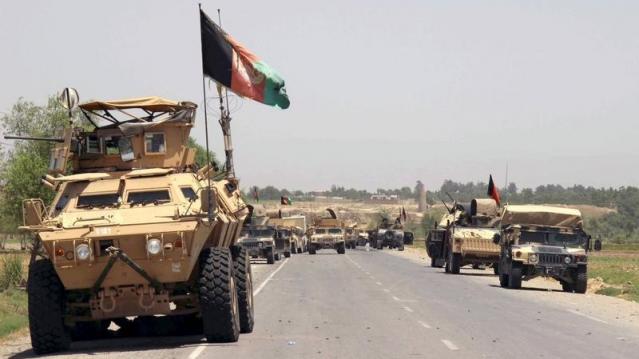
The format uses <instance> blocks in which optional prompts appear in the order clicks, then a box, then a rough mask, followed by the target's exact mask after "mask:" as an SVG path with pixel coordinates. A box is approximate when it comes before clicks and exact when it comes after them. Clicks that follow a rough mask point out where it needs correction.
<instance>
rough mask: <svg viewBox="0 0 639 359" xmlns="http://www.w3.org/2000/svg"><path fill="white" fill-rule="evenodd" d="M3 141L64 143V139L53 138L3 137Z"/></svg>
mask: <svg viewBox="0 0 639 359" xmlns="http://www.w3.org/2000/svg"><path fill="white" fill-rule="evenodd" d="M4 139H5V140H28V141H47V142H59V143H64V138H55V137H27V136H11V135H5V136H4Z"/></svg>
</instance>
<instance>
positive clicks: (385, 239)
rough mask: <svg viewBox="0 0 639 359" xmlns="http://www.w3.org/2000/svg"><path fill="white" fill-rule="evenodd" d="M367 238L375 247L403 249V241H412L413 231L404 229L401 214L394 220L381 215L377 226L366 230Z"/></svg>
mask: <svg viewBox="0 0 639 359" xmlns="http://www.w3.org/2000/svg"><path fill="white" fill-rule="evenodd" d="M368 240H369V242H370V243H371V244H372V246H373V247H374V248H377V249H384V248H385V247H387V248H390V249H397V250H398V251H403V250H404V244H405V243H412V241H413V233H412V232H408V231H404V224H403V223H402V216H401V215H400V216H399V217H397V218H396V219H395V221H394V222H391V221H390V220H389V219H388V217H386V216H383V217H382V220H381V223H380V224H379V225H378V226H377V228H376V229H374V230H371V231H369V232H368Z"/></svg>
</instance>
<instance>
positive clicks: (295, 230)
mask: <svg viewBox="0 0 639 359" xmlns="http://www.w3.org/2000/svg"><path fill="white" fill-rule="evenodd" d="M269 224H271V225H274V226H277V227H278V228H279V229H281V230H282V231H284V233H286V235H287V238H289V240H290V253H302V252H305V251H306V248H307V246H308V243H307V242H308V241H307V238H306V230H307V228H306V217H305V216H303V215H293V216H290V217H278V218H270V219H269Z"/></svg>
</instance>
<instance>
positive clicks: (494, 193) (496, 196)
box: [488, 175, 501, 206]
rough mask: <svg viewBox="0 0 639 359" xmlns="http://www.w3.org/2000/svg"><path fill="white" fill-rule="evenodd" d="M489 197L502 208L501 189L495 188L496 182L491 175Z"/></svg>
mask: <svg viewBox="0 0 639 359" xmlns="http://www.w3.org/2000/svg"><path fill="white" fill-rule="evenodd" d="M488 195H489V196H490V198H492V199H494V200H495V202H497V206H501V198H500V197H499V189H498V188H497V186H495V182H493V175H490V179H489V180H488Z"/></svg>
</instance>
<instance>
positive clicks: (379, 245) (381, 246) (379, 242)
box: [377, 240, 384, 250]
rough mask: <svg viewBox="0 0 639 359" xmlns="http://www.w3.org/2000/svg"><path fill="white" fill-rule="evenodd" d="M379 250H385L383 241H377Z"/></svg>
mask: <svg viewBox="0 0 639 359" xmlns="http://www.w3.org/2000/svg"><path fill="white" fill-rule="evenodd" d="M377 249H380V250H381V249H384V242H383V241H381V240H379V241H377Z"/></svg>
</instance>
